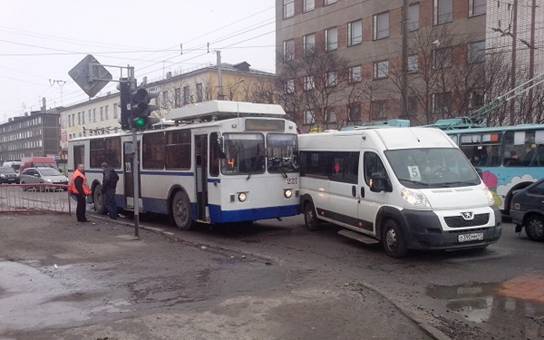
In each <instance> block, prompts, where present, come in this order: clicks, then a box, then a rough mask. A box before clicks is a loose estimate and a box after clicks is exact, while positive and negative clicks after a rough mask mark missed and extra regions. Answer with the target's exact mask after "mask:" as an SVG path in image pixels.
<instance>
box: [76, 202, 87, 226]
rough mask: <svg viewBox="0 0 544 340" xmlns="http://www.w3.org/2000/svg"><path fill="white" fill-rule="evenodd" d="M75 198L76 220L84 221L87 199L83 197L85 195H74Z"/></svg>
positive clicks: (85, 218)
mask: <svg viewBox="0 0 544 340" xmlns="http://www.w3.org/2000/svg"><path fill="white" fill-rule="evenodd" d="M76 199H77V208H76V216H77V220H78V221H79V222H83V221H86V220H87V217H85V210H86V209H87V201H86V199H85V196H84V195H76Z"/></svg>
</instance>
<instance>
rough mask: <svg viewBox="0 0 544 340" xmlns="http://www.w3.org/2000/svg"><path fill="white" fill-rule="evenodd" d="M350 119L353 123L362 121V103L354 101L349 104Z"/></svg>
mask: <svg viewBox="0 0 544 340" xmlns="http://www.w3.org/2000/svg"><path fill="white" fill-rule="evenodd" d="M348 120H349V121H350V122H352V123H360V122H361V121H362V119H361V104H360V103H352V104H349V105H348Z"/></svg>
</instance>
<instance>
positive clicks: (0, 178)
mask: <svg viewBox="0 0 544 340" xmlns="http://www.w3.org/2000/svg"><path fill="white" fill-rule="evenodd" d="M4 183H10V184H12V183H19V176H17V173H16V172H15V170H13V168H12V167H2V168H0V184H4Z"/></svg>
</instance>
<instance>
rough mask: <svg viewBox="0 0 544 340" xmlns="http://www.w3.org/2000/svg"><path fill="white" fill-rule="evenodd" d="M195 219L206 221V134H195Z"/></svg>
mask: <svg viewBox="0 0 544 340" xmlns="http://www.w3.org/2000/svg"><path fill="white" fill-rule="evenodd" d="M195 164H196V167H195V181H196V183H195V187H196V200H197V219H198V220H201V221H208V213H207V210H208V209H207V208H208V171H207V170H208V135H207V134H205V135H195Z"/></svg>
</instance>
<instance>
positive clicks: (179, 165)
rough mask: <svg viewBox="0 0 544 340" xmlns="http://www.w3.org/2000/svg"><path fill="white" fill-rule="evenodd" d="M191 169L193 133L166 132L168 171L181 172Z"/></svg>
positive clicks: (188, 131)
mask: <svg viewBox="0 0 544 340" xmlns="http://www.w3.org/2000/svg"><path fill="white" fill-rule="evenodd" d="M190 168H191V131H190V130H176V131H168V132H166V169H167V170H179V169H185V170H187V169H190Z"/></svg>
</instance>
